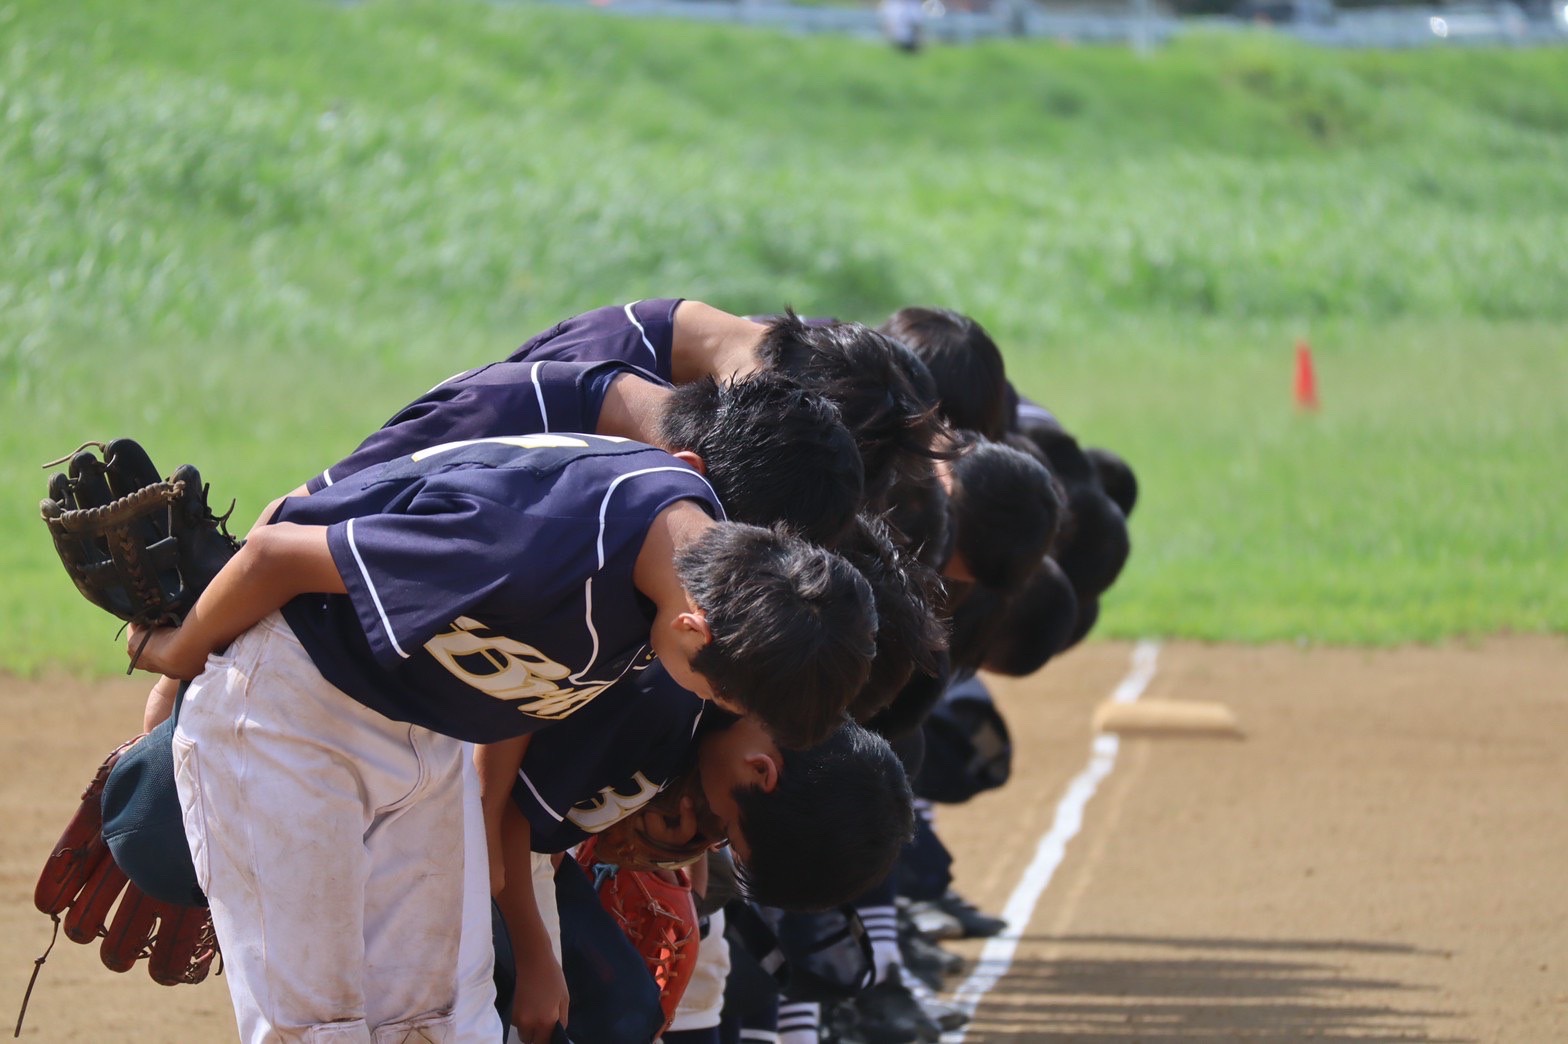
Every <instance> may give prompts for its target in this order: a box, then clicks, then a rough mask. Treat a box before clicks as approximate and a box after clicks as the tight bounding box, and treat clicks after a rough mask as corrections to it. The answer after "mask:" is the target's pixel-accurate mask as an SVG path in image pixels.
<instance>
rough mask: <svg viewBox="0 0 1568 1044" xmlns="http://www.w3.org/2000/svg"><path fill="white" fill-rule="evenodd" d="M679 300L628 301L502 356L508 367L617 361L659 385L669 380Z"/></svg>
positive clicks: (559, 327) (557, 328)
mask: <svg viewBox="0 0 1568 1044" xmlns="http://www.w3.org/2000/svg"><path fill="white" fill-rule="evenodd" d="M682 300H684V299H683V298H679V297H665V298H659V299H657V300H652V301H633V302H632V303H631V304H629V305H610V306H608V307H606V308H595V309H594V310H593V311H591V312H584V313H582V314H581V315H574V316H572V317H571V318H570V319H567V320H565V321H563V322H560V323H557V324H556V325H554V326H552V327H551V328H550V329H548V330H546V331H545V332H544V333H541V334H535V335H534V336H533V337H530V338H529V339H528V340H527V341H525V342H524V343H523V346H522V347H521V348H519V349H517V351H515V352H513V353H512V354H511V355H509V356H507V361H508V362H535V361H540V360H547V359H555V360H561V361H566V362H594V361H599V360H608V359H616V360H619V361H620V362H629V363H631V364H632V365H633V366H641V367H642V368H643V369H645V370H651V371H653V372H654V373H655V374H658V376H659V377H660V378H661V379H662V380H666V381H668V380H673V378H672V377H671V370H670V352H671V345H672V344H673V342H674V340H675V308H676V306H677V305H679V304H680V303H681V301H682Z"/></svg>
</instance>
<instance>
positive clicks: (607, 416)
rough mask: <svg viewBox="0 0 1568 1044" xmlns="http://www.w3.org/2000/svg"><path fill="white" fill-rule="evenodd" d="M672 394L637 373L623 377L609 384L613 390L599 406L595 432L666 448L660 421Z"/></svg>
mask: <svg viewBox="0 0 1568 1044" xmlns="http://www.w3.org/2000/svg"><path fill="white" fill-rule="evenodd" d="M670 394H671V392H670V389H668V388H666V387H663V386H662V385H658V384H654V383H653V382H652V381H645V380H643V379H642V378H641V377H638V376H637V375H635V374H630V373H628V374H622V375H621V376H619V377H617V378H616V379H615V380H614V381H612V382H611V383H610V390H609V391H608V392H607V393H606V394H605V396H604V402H603V403H602V404H601V405H600V407H599V419H598V421H597V423H596V424H595V426H594V433H595V434H598V435H614V436H617V437H619V438H623V439H635V440H636V441H637V442H646V443H648V445H650V446H663V443H662V442H660V441H659V439H658V435H659V422H660V421H661V420H662V419H663V417H664V411H665V408H666V406H667V404H668V403H669V401H670ZM664 448H665V449H668V448H669V447H667V446H665V447H664Z"/></svg>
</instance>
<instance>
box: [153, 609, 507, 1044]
mask: <svg viewBox="0 0 1568 1044" xmlns="http://www.w3.org/2000/svg"><path fill="white" fill-rule="evenodd" d="M174 761H175V774H176V780H177V783H178V787H179V793H180V803H181V806H182V809H183V812H184V817H185V831H186V836H187V840H188V841H189V843H190V847H191V855H192V857H193V859H194V860H195V863H196V874H197V878H198V880H199V882H200V884H201V886H202V888H203V890H204V891H205V892H206V893H207V897H208V899H209V900H210V902H211V904H212V917H213V924H214V926H215V927H216V929H217V934H218V943H219V946H220V947H221V948H222V950H223V962H224V978H225V979H227V980H228V984H229V992H230V995H231V997H232V998H233V1002H234V1011H235V1017H236V1019H237V1021H238V1024H239V1032H240V1038H241V1040H243V1041H245V1042H247V1044H264V1042H265V1044H274V1042H276V1044H412V1042H416V1041H417V1042H422V1044H453V1042H460V1044H469V1041H470V1040H472V1041H473V1044H493V1042H494V1040H495V1037H493V1036H492V1037H489V1038H488V1039H485V1040H483V1041H481V1040H480V1039H479V1038H477V1037H471V1036H468V1035H467V1034H462V1033H460V1031H459V1029H458V1027H457V1025H456V1019H455V1017H454V1015H453V1008H454V1005H455V1003H456V996H457V978H458V971H457V969H458V941H459V935H460V933H461V929H462V923H463V912H464V910H463V892H464V888H463V877H464V835H465V830H464V804H465V802H464V782H463V781H464V769H463V763H464V750H463V744H462V743H460V742H459V741H457V740H455V739H452V738H450V737H447V736H442V735H439V734H437V733H434V732H431V731H430V730H428V729H423V728H419V727H417V726H412V725H408V724H405V723H400V722H395V721H392V720H390V719H388V718H385V717H382V716H381V715H380V714H377V713H376V712H374V711H372V710H370V709H369V708H367V707H365V706H363V705H361V704H359V703H357V702H355V701H354V700H352V699H350V698H349V697H348V696H347V695H345V694H344V693H343V692H341V691H340V690H338V689H336V688H334V687H333V686H332V685H330V684H328V683H327V682H326V681H325V680H324V679H323V678H322V677H321V675H320V673H319V672H318V671H317V670H316V668H315V666H314V664H312V663H311V660H310V657H309V656H308V655H306V653H305V650H304V649H303V648H302V647H301V646H300V644H299V641H298V639H297V638H295V636H294V634H293V632H292V631H290V630H289V628H288V625H287V624H286V623H285V622H284V621H283V619H282V617H281V616H279V615H278V614H273V615H272V616H270V617H268V618H267V619H265V620H263V621H262V622H261V623H259V624H257V625H256V626H255V627H253V628H252V629H251V630H249V631H247V632H246V633H245V634H243V635H241V636H240V637H239V638H238V639H237V640H236V641H235V642H234V644H233V645H232V646H230V648H229V649H228V650H227V651H226V653H225V654H224V655H223V656H214V657H212V658H210V659H209V660H208V662H207V669H206V671H205V672H204V673H203V674H202V675H201V677H200V678H198V679H197V680H196V682H195V683H194V684H192V686H191V688H190V691H189V692H188V693H187V695H186V698H185V703H184V706H183V708H182V709H181V711H180V721H179V727H178V728H177V729H176V730H175V735H174ZM492 1025H493V1024H492ZM497 1028H498V1027H497Z"/></svg>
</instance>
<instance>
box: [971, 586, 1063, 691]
mask: <svg viewBox="0 0 1568 1044" xmlns="http://www.w3.org/2000/svg"><path fill="white" fill-rule="evenodd" d="M1077 625H1078V595H1077V594H1076V593H1075V592H1074V591H1073V585H1072V584H1071V583H1070V582H1069V581H1068V579H1067V576H1066V574H1064V573H1063V572H1062V570H1061V567H1060V566H1058V565H1057V564H1056V562H1055V561H1054V560H1052V559H1051V558H1046V559H1045V560H1044V561H1043V562H1041V564H1040V568H1039V569H1038V570H1036V571H1035V574H1034V576H1032V577H1030V578H1029V582H1028V583H1027V584H1025V585H1024V586H1023V589H1022V590H1020V591H1019V592H1018V593H1017V594H1015V595H1014V596H1013V597H1012V599H1011V600H1010V601H1009V602H1008V603H1007V608H1006V610H1005V611H1004V612H1003V613H1002V619H1001V621H1000V623H999V624H998V626H997V628H996V632H995V633H994V634H993V635H992V636H991V640H990V642H989V643H988V644H987V646H986V649H985V656H984V661H983V663H982V666H983V667H984V668H985V669H986V670H988V671H995V672H996V673H997V674H1006V675H1011V676H1012V677H1015V678H1021V677H1023V676H1024V675H1026V674H1033V673H1034V672H1035V671H1038V670H1039V669H1040V668H1042V667H1044V666H1045V665H1046V662H1047V661H1049V660H1050V658H1051V657H1053V656H1055V655H1056V654H1057V653H1059V652H1061V651H1062V650H1063V649H1065V648H1067V643H1068V640H1069V639H1070V638H1071V637H1072V634H1073V630H1074V628H1076V627H1077Z"/></svg>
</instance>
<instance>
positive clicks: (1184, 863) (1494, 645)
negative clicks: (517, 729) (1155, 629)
mask: <svg viewBox="0 0 1568 1044" xmlns="http://www.w3.org/2000/svg"><path fill="white" fill-rule="evenodd" d="M1130 653H1131V646H1129V645H1126V644H1122V643H1114V642H1097V643H1091V644H1090V645H1088V646H1086V647H1084V648H1081V649H1079V650H1076V651H1074V652H1073V653H1071V654H1069V655H1068V656H1066V657H1064V658H1062V659H1061V660H1060V661H1058V662H1056V663H1053V664H1052V665H1051V666H1050V668H1049V669H1048V670H1046V671H1044V672H1042V673H1041V674H1039V675H1037V676H1036V677H1034V678H1029V679H1023V680H1017V681H1014V680H1000V679H992V682H993V691H994V692H995V694H996V697H997V700H998V702H999V704H1000V705H1001V706H1002V708H1003V711H1004V713H1005V715H1006V718H1007V721H1008V723H1009V725H1010V727H1011V729H1012V732H1013V741H1014V748H1015V759H1014V770H1013V778H1012V780H1011V782H1009V784H1008V785H1007V786H1006V787H1005V788H1003V789H1001V790H999V791H995V792H992V793H989V794H985V795H982V796H980V797H979V798H977V799H975V800H974V801H972V802H970V803H968V804H966V805H961V806H953V807H943V808H941V809H940V810H939V812H938V827H939V830H940V832H941V834H942V836H943V838H944V839H945V840H946V841H947V842H948V844H949V846H950V847H951V848H952V849H953V851H954V853H955V855H956V857H957V861H956V864H955V872H956V875H957V886H958V888H959V890H960V891H961V892H963V894H965V895H966V896H967V897H968V898H970V899H971V900H973V901H974V902H976V903H977V904H978V905H980V906H981V907H982V908H985V909H987V910H993V911H995V910H1000V909H1001V908H1002V907H1003V905H1004V904H1005V903H1006V901H1007V899H1008V897H1009V896H1010V895H1011V894H1012V893H1013V891H1014V889H1015V887H1016V886H1017V884H1018V881H1019V879H1020V876H1021V875H1022V873H1023V871H1024V869H1025V867H1026V866H1027V865H1028V864H1029V862H1030V860H1031V859H1032V858H1033V857H1034V854H1035V849H1036V847H1037V845H1038V843H1039V840H1040V838H1041V837H1042V835H1044V834H1045V833H1046V832H1047V830H1048V829H1049V828H1050V826H1051V824H1052V821H1053V819H1054V817H1055V813H1056V808H1057V804H1058V802H1059V801H1060V799H1061V797H1062V795H1063V792H1064V789H1065V788H1066V787H1067V785H1068V784H1069V782H1070V781H1071V780H1072V779H1073V778H1074V777H1075V776H1077V775H1078V774H1079V773H1080V772H1081V771H1082V770H1083V768H1084V766H1085V765H1086V763H1087V762H1088V760H1089V752H1090V745H1091V741H1092V733H1091V730H1090V724H1089V723H1090V720H1091V717H1092V715H1093V712H1094V709H1095V707H1096V706H1097V705H1098V704H1099V703H1100V702H1101V701H1102V700H1104V699H1105V698H1106V697H1107V696H1109V695H1110V693H1111V692H1112V690H1113V689H1114V688H1115V687H1116V685H1117V683H1118V682H1119V681H1120V680H1121V679H1122V678H1123V676H1125V675H1126V673H1127V671H1128V667H1129V661H1130ZM145 692H146V682H145V681H144V680H143V679H141V678H136V679H123V680H113V681H108V682H97V683H83V682H80V681H73V680H62V679H50V680H41V681H16V680H6V681H3V682H0V708H3V712H4V722H5V726H6V727H5V729H4V732H3V734H0V757H3V758H4V764H5V786H4V791H3V797H0V809H3V814H4V822H5V823H6V824H7V827H8V829H7V830H6V832H5V836H4V838H3V839H0V1001H7V1002H9V1003H10V1005H11V1008H10V1009H9V1010H10V1011H12V1012H14V1011H15V1007H16V1006H17V1005H19V1004H20V1002H21V998H22V993H23V991H24V989H25V988H26V985H27V978H28V975H29V974H30V972H31V970H32V964H33V959H34V958H35V957H37V956H38V954H39V953H41V952H42V951H43V948H44V946H45V945H46V944H47V943H48V941H49V934H50V925H49V922H48V919H47V918H45V917H44V916H42V915H41V914H38V913H37V912H36V911H34V910H33V908H32V888H33V883H34V881H35V879H36V876H37V872H38V869H39V867H40V865H41V862H42V860H43V858H44V856H45V854H46V853H47V852H48V851H49V849H50V847H51V846H52V844H53V842H54V839H55V837H56V836H57V835H58V833H59V831H60V830H61V828H62V827H63V826H64V824H65V821H66V819H67V818H68V817H69V815H70V813H71V810H72V809H73V808H74V807H75V805H76V802H77V796H78V795H79V793H80V791H81V789H82V787H83V786H84V785H85V784H86V782H87V779H88V778H89V777H90V776H91V774H92V772H93V769H94V768H95V767H96V765H97V764H98V762H99V760H100V759H101V758H102V757H103V755H104V754H105V753H106V752H107V751H108V750H109V749H110V748H111V747H112V746H113V745H114V744H115V743H117V742H119V741H120V740H122V739H124V738H126V736H127V735H128V734H129V733H130V732H132V731H134V726H135V723H136V722H137V721H138V720H139V719H140V706H141V700H142V697H143V696H144V695H145ZM1147 695H1148V696H1150V697H1156V698H1163V699H1176V700H1213V701H1219V702H1221V703H1223V704H1225V705H1226V706H1228V707H1229V708H1230V709H1231V710H1233V711H1234V712H1235V714H1236V715H1237V717H1238V718H1239V720H1240V722H1241V726H1242V728H1243V730H1244V736H1243V738H1241V739H1224V738H1198V737H1177V736H1157V737H1137V738H1133V737H1124V738H1122V739H1121V741H1120V746H1119V749H1118V750H1117V752H1116V761H1115V765H1114V768H1113V769H1112V771H1111V773H1110V775H1109V776H1108V777H1106V778H1105V779H1104V780H1103V782H1101V783H1100V784H1099V787H1098V790H1097V792H1096V794H1095V796H1094V797H1093V798H1092V799H1091V800H1090V802H1089V804H1088V806H1087V810H1086V812H1085V818H1084V823H1083V828H1082V830H1081V832H1080V833H1078V835H1077V836H1076V837H1075V838H1074V839H1073V840H1072V841H1071V843H1070V844H1069V845H1068V847H1067V850H1066V855H1065V858H1064V859H1063V860H1062V861H1061V863H1060V865H1059V867H1058V868H1057V869H1056V872H1055V874H1054V876H1053V877H1052V878H1051V880H1050V884H1049V887H1048V888H1046V890H1045V891H1044V893H1043V895H1041V897H1040V899H1039V902H1038V904H1037V906H1036V907H1035V909H1034V913H1033V916H1032V917H1031V919H1030V922H1029V924H1028V925H1027V926H1023V928H1022V932H1021V934H1022V938H1021V941H1020V943H1019V946H1018V949H1017V952H1016V954H1015V955H1014V958H1013V963H1012V965H1011V968H1010V970H1009V972H1008V974H1007V975H1006V976H1004V977H1003V979H1002V980H1001V982H1000V983H999V984H998V985H997V986H996V987H995V988H994V989H993V990H992V991H991V992H990V993H989V994H988V995H987V996H986V997H985V999H984V1000H983V1002H982V1003H981V1005H980V1007H979V1010H978V1012H977V1015H976V1018H975V1021H974V1022H973V1024H972V1025H971V1028H970V1030H969V1032H968V1035H967V1038H966V1039H967V1040H969V1041H976V1042H979V1041H998V1040H1009V1041H1073V1040H1083V1041H1095V1042H1129V1044H1130V1042H1134V1041H1140V1042H1144V1044H1154V1042H1160V1041H1176V1040H1182V1041H1205V1040H1232V1039H1246V1040H1263V1041H1296V1040H1370V1041H1396V1040H1397V1041H1428V1042H1439V1041H1441V1042H1461V1041H1465V1042H1468V1041H1477V1042H1494V1041H1495V1042H1509V1044H1514V1042H1519V1044H1534V1042H1551V1041H1561V1040H1568V887H1565V885H1564V881H1565V871H1568V754H1565V752H1564V750H1563V748H1564V745H1565V742H1568V641H1564V640H1563V639H1560V638H1525V637H1515V638H1497V639H1489V640H1486V641H1483V642H1478V643H1475V644H1469V645H1460V644H1454V645H1445V646H1440V647H1420V648H1401V649H1391V650H1360V649H1324V648H1296V647H1285V646H1267V647H1235V646H1207V645H1196V644H1188V643H1173V644H1169V645H1166V646H1163V647H1162V648H1161V649H1160V650H1159V654H1158V660H1157V666H1156V671H1155V674H1154V677H1153V681H1152V682H1151V684H1150V685H1149V687H1148V689H1147ZM951 945H953V946H954V947H955V948H957V949H959V950H961V951H962V952H964V953H965V954H966V955H967V956H969V957H971V958H973V957H976V956H978V954H979V952H980V945H979V943H977V942H973V941H969V942H962V943H956V944H951ZM958 981H959V980H956V979H955V980H954V984H955V985H956V984H957V982H958ZM23 1037H24V1039H31V1040H38V1041H94V1042H98V1041H104V1040H126V1041H209V1040H210V1041H224V1040H230V1039H233V1018H232V1015H231V1014H230V1010H229V1002H228V993H227V990H226V989H225V987H224V984H223V981H222V979H221V978H213V979H209V980H208V981H207V982H205V983H202V984H201V985H199V986H193V987H177V988H173V989H169V988H165V987H160V986H157V985H155V984H154V983H153V982H152V981H151V980H150V979H149V978H147V976H146V974H145V970H144V968H143V967H142V966H140V965H139V966H138V968H137V969H136V970H134V971H132V972H131V973H129V974H125V975H117V974H114V973H112V972H109V971H107V970H106V969H104V968H103V967H102V965H100V964H99V962H98V957H97V953H96V951H95V950H93V949H90V948H88V947H84V946H79V945H76V944H74V943H71V942H69V941H66V940H65V939H64V938H63V937H62V939H61V941H59V942H58V943H57V944H56V945H55V948H54V952H53V953H52V954H51V956H50V957H49V960H48V962H47V964H46V965H45V966H44V968H43V970H42V974H41V976H40V980H39V984H38V986H37V988H36V989H35V991H34V994H33V998H32V1002H31V1005H30V1007H29V1010H28V1015H27V1022H26V1026H25V1028H24V1030H23Z"/></svg>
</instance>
